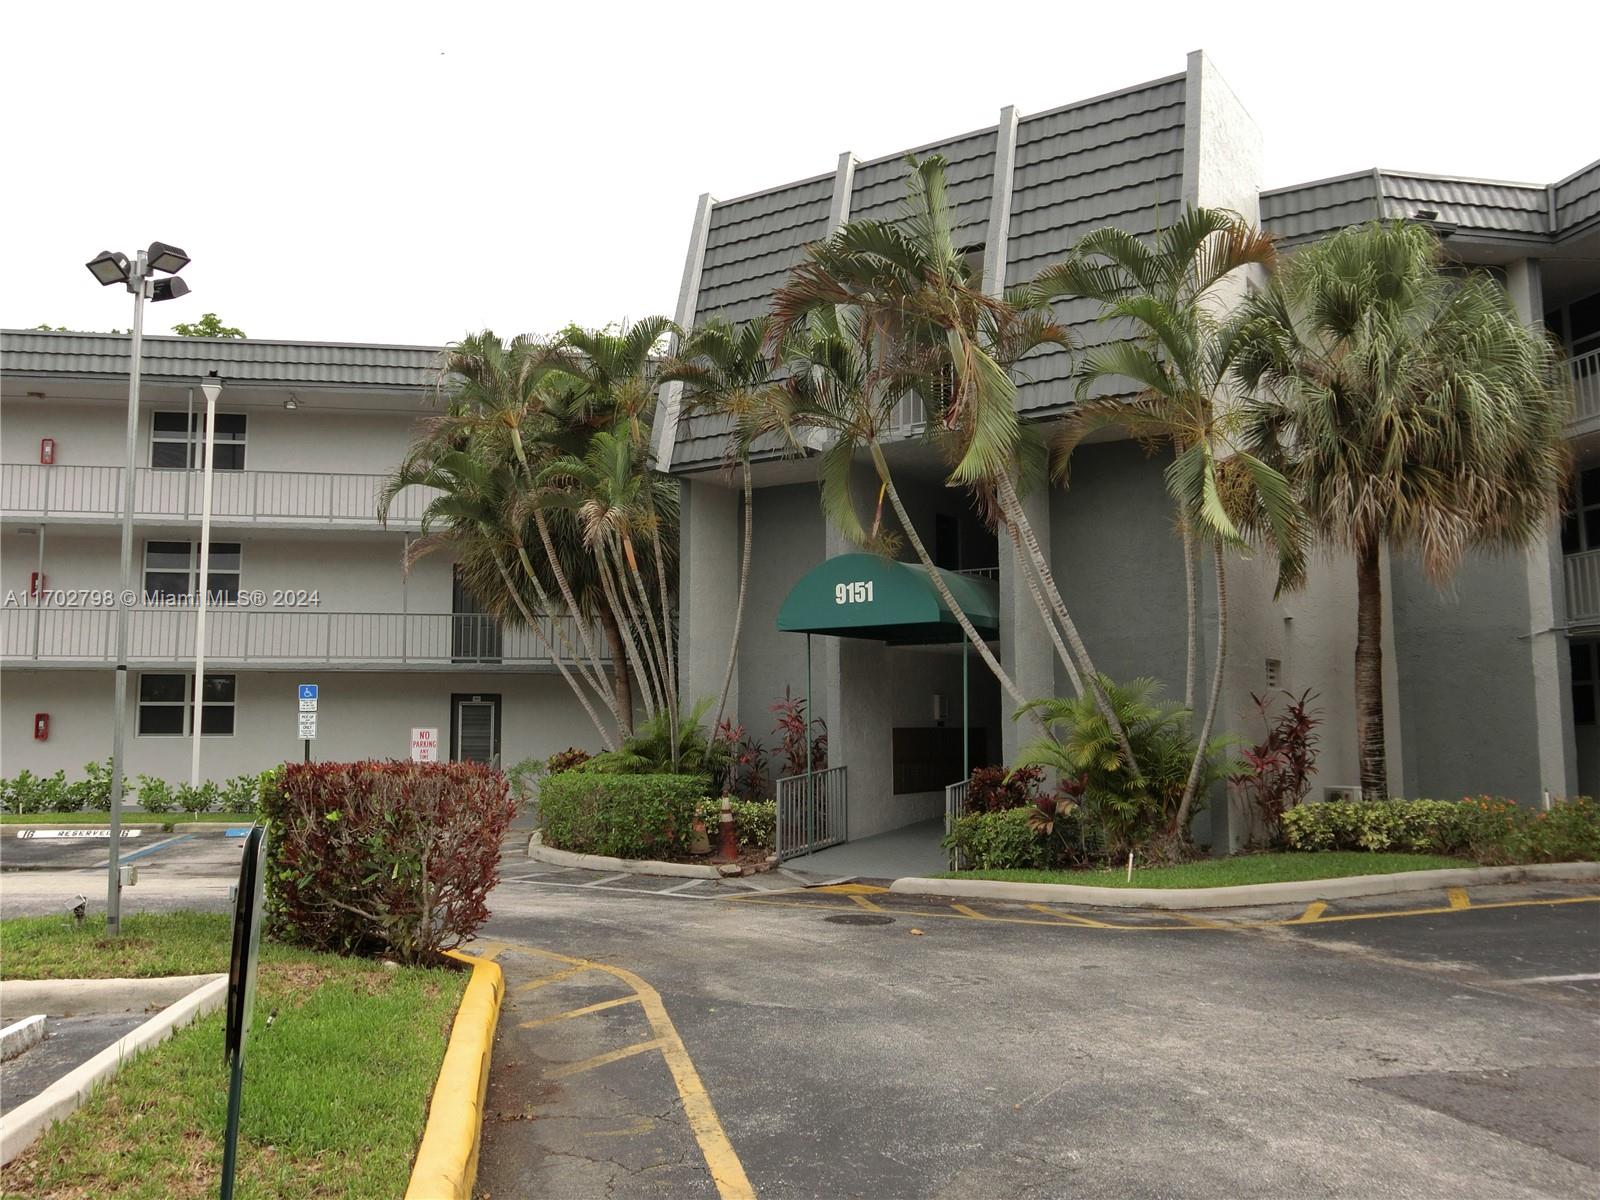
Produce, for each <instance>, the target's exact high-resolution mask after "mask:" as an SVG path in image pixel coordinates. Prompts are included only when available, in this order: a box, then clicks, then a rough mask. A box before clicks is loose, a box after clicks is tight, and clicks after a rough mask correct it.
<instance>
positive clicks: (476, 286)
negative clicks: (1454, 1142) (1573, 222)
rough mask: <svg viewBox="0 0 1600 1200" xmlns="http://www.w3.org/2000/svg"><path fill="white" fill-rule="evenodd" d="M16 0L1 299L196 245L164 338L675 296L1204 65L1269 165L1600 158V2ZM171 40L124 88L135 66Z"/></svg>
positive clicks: (102, 299)
mask: <svg viewBox="0 0 1600 1200" xmlns="http://www.w3.org/2000/svg"><path fill="white" fill-rule="evenodd" d="M1301 7H1302V6H1301V5H1300V4H1297V3H1295V0H1278V2H1277V3H1273V4H1259V5H1255V4H1251V5H1246V4H1210V5H1201V4H1196V3H1176V4H1172V3H1164V2H1152V0H1143V2H1139V3H1130V2H1128V0H1118V2H1111V3H1094V4H1071V3H1065V2H1063V0H1054V2H1053V3H1022V2H1018V0H1012V2H1001V3H994V2H989V3H975V2H973V0H967V2H966V3H959V4H958V3H946V2H944V0H920V2H919V3H917V4H915V5H911V4H904V5H902V4H888V3H874V2H873V0H853V2H849V3H836V2H834V0H806V2H804V3H781V4H773V3H769V2H765V0H745V2H743V3H739V2H732V3H720V2H719V3H709V2H706V0H680V2H679V3H673V4H665V3H662V4H650V5H647V6H645V5H641V6H639V7H638V10H637V11H634V10H632V9H630V7H629V6H628V5H626V4H624V3H617V2H616V0H612V2H610V3H605V2H596V0H587V2H571V0H565V2H563V3H560V4H532V3H524V4H510V3H507V4H489V3H462V2H457V3H453V4H441V3H435V4H430V5H422V4H409V3H385V4H355V3H348V2H343V3H342V2H340V0H323V2H322V3H319V4H304V3H298V2H275V3H271V4H266V3H261V2H260V0H256V2H255V3H249V4H245V3H217V2H216V0H210V2H209V3H206V4H195V5H187V4H174V3H155V4H128V3H126V2H125V0H124V2H122V3H116V4H81V3H70V4H69V3H53V4H31V5H21V4H17V5H12V6H8V11H7V14H6V20H5V28H4V30H3V34H0V43H3V49H0V101H3V104H4V109H3V111H4V112H5V113H6V114H7V118H8V119H7V121H6V126H5V132H4V146H5V159H6V161H8V162H9V163H10V164H11V166H10V168H9V170H8V171H7V172H6V176H7V179H6V187H5V189H4V192H3V195H4V201H3V203H4V206H5V211H6V214H7V219H6V221H5V225H6V233H7V238H6V241H7V243H8V245H7V260H8V261H7V267H6V276H7V279H8V284H9V286H7V287H6V288H5V289H4V293H3V298H0V324H4V325H5V326H6V327H7V328H17V327H26V326H31V325H35V324H38V323H39V322H41V321H46V322H48V323H50V324H52V325H67V326H69V327H71V328H74V329H109V328H113V327H116V328H124V327H126V326H127V325H128V324H129V321H130V316H131V311H130V310H131V300H130V299H129V297H128V296H127V294H126V293H125V292H122V291H121V290H118V289H104V290H102V289H101V288H99V287H97V286H96V285H95V283H94V280H93V279H92V278H91V277H90V276H89V274H88V272H87V271H85V270H84V268H83V265H82V264H83V263H84V262H86V261H87V260H88V259H89V258H91V257H92V256H93V255H94V254H95V253H96V252H98V251H99V250H101V249H121V250H125V251H127V252H129V253H132V251H133V250H134V249H135V248H137V247H138V246H140V245H144V244H147V243H148V242H150V241H151V240H153V239H161V240H164V241H168V242H172V243H174V244H176V245H179V246H182V247H184V248H185V249H186V250H187V251H188V252H189V253H190V255H191V256H192V257H193V259H194V261H193V263H192V264H191V265H190V266H189V267H188V268H187V269H186V270H185V272H184V278H185V280H187V281H188V283H189V285H190V286H191V287H192V288H193V292H192V294H191V295H189V296H187V297H185V298H184V299H182V300H179V301H175V302H171V303H167V304H163V305H161V306H159V307H156V308H153V309H151V310H149V313H148V317H149V321H148V328H149V329H150V331H151V332H166V331H167V330H168V329H169V328H170V326H171V325H172V323H173V322H175V321H192V320H194V319H196V318H197V317H198V316H199V315H200V314H201V313H202V312H206V311H215V312H217V313H218V314H220V315H221V317H222V318H223V320H224V321H225V322H227V323H229V324H232V325H238V326H241V327H242V328H243V329H244V330H245V331H246V332H247V333H248V334H250V335H251V336H252V337H261V338H304V339H307V340H318V341H369V342H398V343H423V344H438V343H441V342H444V341H448V340H451V339H453V338H456V337H459V336H460V335H461V334H463V333H465V332H467V331H468V330H471V329H477V328H481V327H485V326H487V327H490V328H493V329H495V330H496V331H497V332H500V333H502V334H506V335H509V334H512V333H517V332H523V331H535V332H550V331H553V330H555V329H557V328H559V327H560V326H561V325H563V324H564V323H566V322H567V321H569V320H571V321H577V322H579V323H582V324H586V325H599V324H604V323H606V322H609V321H613V320H617V319H621V318H624V317H626V318H636V317H639V316H642V315H645V314H647V313H652V312H665V313H670V312H671V310H672V307H673V305H674V304H675V302H676V298H677V291H678V281H679V276H680V274H681V272H682V269H683V254H684V250H685V244H686V241H687V236H688V230H689V225H690V221H691V218H692V216H693V212H694V204H695V198H696V197H697V196H698V195H699V193H701V192H703V191H710V192H711V193H712V194H713V195H716V196H719V197H723V198H727V197H733V196H737V195H740V194H743V193H745V192H750V191H756V190H759V189H762V188H765V187H769V186H772V185H775V184H778V183H782V182H786V181H788V180H791V179H798V178H803V177H805V176H810V175H817V174H821V173H823V172H825V171H831V170H832V169H833V167H834V164H835V161H836V159H837V156H838V154H839V153H840V151H843V150H852V151H854V152H855V153H856V154H857V155H858V156H859V157H861V158H872V157H876V156H879V155H883V154H888V153H891V152H894V151H898V150H901V149H904V148H906V147H910V146H914V145H918V144H920V143H924V142H929V141H933V140H935V139H938V138H941V137H944V136H946V135H949V134H954V133H960V132H965V131H966V130H969V129H974V128H979V127H981V126H984V125H987V124H991V123H992V122H993V121H994V120H995V117H996V114H997V113H998V111H999V110H1000V108H1001V107H1002V106H1003V105H1006V104H1016V105H1017V106H1018V107H1019V109H1020V110H1021V111H1022V112H1023V113H1024V114H1026V113H1029V112H1037V111H1040V110H1043V109H1046V108H1053V107H1055V106H1057V105H1060V104H1065V103H1068V102H1071V101H1073V100H1078V99H1083V98H1086V97H1088V96H1092V95H1095V94H1097V93H1100V92H1105V91H1110V90H1113V89H1116V88H1121V87H1126V86H1129V85H1132V84H1135V83H1138V82H1141V81H1143V80H1146V79H1153V78H1157V77H1159V76H1163V75H1170V74H1175V73H1177V72H1180V71H1182V70H1183V69H1184V59H1185V55H1186V53H1187V52H1188V51H1189V50H1192V49H1196V48H1204V49H1205V50H1206V51H1207V52H1208V54H1209V55H1210V56H1211V58H1212V60H1213V61H1214V62H1215V64H1216V65H1217V67H1218V68H1219V70H1220V71H1221V72H1222V74H1223V76H1224V77H1225V78H1226V79H1227V80H1228V81H1229V83H1230V84H1231V85H1232V87H1233V89H1234V91H1235V92H1236V93H1237V94H1238V96H1239V98H1240V99H1241V101H1243V103H1244V105H1245V107H1246V108H1247V109H1249V110H1250V112H1251V113H1252V115H1253V116H1254V117H1255V119H1256V121H1257V123H1258V124H1259V125H1260V126H1261V128H1262V132H1263V134H1264V136H1265V140H1266V177H1265V180H1264V183H1265V186H1268V187H1273V186H1278V185H1282V184H1289V183H1296V182H1301V181H1304V180H1309V179H1315V178H1320V177H1322V176H1326V175H1335V174H1340V173H1343V172H1346V171H1351V170H1357V169H1362V168H1366V167H1371V166H1383V167H1395V168H1404V169H1409V170H1417V171H1425V172H1437V173H1441V174H1459V175H1471V176H1485V177H1491V178H1502V179H1521V180H1530V181H1534V182H1539V183H1547V182H1552V181H1554V180H1556V179H1558V178H1561V177H1562V176H1565V175H1567V174H1570V173H1571V172H1572V171H1574V170H1576V169H1577V168H1578V167H1580V166H1582V165H1584V164H1585V163H1587V162H1588V161H1590V160H1592V159H1594V158H1595V157H1596V156H1597V155H1600V132H1597V125H1596V123H1595V120H1594V116H1595V113H1596V111H1597V101H1596V92H1595V83H1594V80H1595V46H1596V44H1597V42H1600V38H1597V36H1596V35H1597V34H1600V5H1595V4H1593V3H1580V2H1577V0H1574V2H1572V3H1565V2H1546V3H1542V4H1536V5H1517V6H1512V5H1502V4H1495V5H1493V6H1491V5H1489V4H1485V3H1482V0H1479V2H1478V3H1459V2H1458V3H1448V4H1404V3H1398V2H1395V0H1389V2H1387V3H1382V4H1369V3H1366V2H1365V0H1363V2H1361V3H1355V2H1352V3H1319V4H1316V5H1314V6H1312V5H1306V6H1304V8H1305V9H1306V12H1307V15H1306V16H1304V17H1301V16H1299V15H1296V14H1297V10H1299V9H1300V8H1301ZM118 54H121V55H122V56H123V57H124V59H125V60H136V61H141V62H142V63H143V64H144V67H143V73H144V75H145V78H146V79H147V80H148V81H149V82H148V83H146V84H145V85H144V86H143V87H141V88H137V89H135V88H132V87H130V73H129V71H128V70H127V69H126V68H125V67H123V66H121V65H119V64H118V63H117V62H115V61H114V58H115V56H117V55H118Z"/></svg>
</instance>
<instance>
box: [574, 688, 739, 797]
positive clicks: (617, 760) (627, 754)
mask: <svg viewBox="0 0 1600 1200" xmlns="http://www.w3.org/2000/svg"><path fill="white" fill-rule="evenodd" d="M710 707H711V701H710V700H702V701H700V702H699V703H698V704H696V705H695V706H694V710H693V711H692V712H687V713H683V714H681V716H680V717H679V720H678V746H677V759H676V762H674V759H673V746H672V723H671V721H670V719H669V716H668V714H667V713H666V712H665V711H662V712H658V713H657V714H656V715H655V716H653V717H651V718H650V719H649V720H648V721H645V722H644V723H643V724H641V725H639V726H638V727H637V728H636V729H635V730H634V732H633V734H632V736H630V737H626V738H624V739H623V740H622V745H621V746H620V747H618V748H617V749H615V750H607V751H605V752H603V753H601V754H596V755H595V756H594V757H593V758H591V759H589V761H588V762H586V763H584V764H583V765H582V766H581V767H580V768H579V769H580V770H582V771H584V772H590V773H595V774H603V775H666V774H678V775H691V776H698V777H699V778H700V779H701V783H702V790H701V793H700V794H701V795H710V794H711V791H712V787H711V784H712V781H713V780H715V779H721V778H723V777H725V776H726V775H727V773H728V768H729V766H730V765H731V763H732V761H733V746H732V745H731V744H730V743H729V742H727V741H726V740H724V739H722V738H718V737H715V736H713V735H711V734H709V733H708V732H707V731H706V729H705V727H704V726H703V725H701V724H700V720H701V718H702V717H704V716H705V713H706V709H708V708H710Z"/></svg>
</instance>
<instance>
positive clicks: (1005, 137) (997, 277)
mask: <svg viewBox="0 0 1600 1200" xmlns="http://www.w3.org/2000/svg"><path fill="white" fill-rule="evenodd" d="M1016 162H1017V107H1016V105H1014V104H1008V105H1006V106H1005V107H1004V108H1002V109H1001V110H1000V124H999V127H998V128H997V129H996V130H995V135H994V188H993V190H992V191H991V192H990V194H989V236H988V237H987V238H986V239H985V241H984V246H983V290H984V292H985V294H987V295H990V296H1003V295H1005V290H1006V250H1007V248H1008V247H1009V246H1010V244H1011V185H1012V177H1013V173H1014V170H1015V167H1016Z"/></svg>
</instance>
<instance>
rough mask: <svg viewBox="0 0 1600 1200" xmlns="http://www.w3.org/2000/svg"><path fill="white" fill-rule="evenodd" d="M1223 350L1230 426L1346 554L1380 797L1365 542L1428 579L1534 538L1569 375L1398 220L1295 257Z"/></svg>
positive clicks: (1556, 459)
mask: <svg viewBox="0 0 1600 1200" xmlns="http://www.w3.org/2000/svg"><path fill="white" fill-rule="evenodd" d="M1238 350H1239V354H1238V359H1237V368H1236V369H1237V374H1238V377H1239V379H1240V380H1241V381H1242V382H1243V383H1245V384H1246V385H1247V386H1250V387H1252V388H1255V389H1258V392H1257V396H1256V398H1255V399H1254V400H1253V401H1251V402H1250V403H1249V405H1248V406H1247V408H1246V409H1245V410H1244V417H1245V422H1244V426H1243V429H1242V432H1241V438H1242V439H1243V440H1244V441H1245V442H1246V443H1247V445H1248V446H1249V448H1250V449H1251V450H1252V451H1254V452H1255V453H1256V454H1257V455H1258V456H1259V457H1262V458H1265V459H1269V460H1272V461H1275V462H1276V463H1277V464H1278V465H1279V467H1280V469H1281V470H1282V471H1283V473H1284V474H1285V475H1286V476H1287V477H1288V478H1289V479H1290V480H1291V482H1292V483H1293V484H1294V486H1295V489H1296V491H1297V492H1298V494H1299V496H1300V499H1301V502H1302V503H1303V504H1304V506H1305V509H1306V512H1307V514H1308V517H1309V520H1310V521H1311V523H1312V526H1313V528H1314V530H1315V531H1316V533H1317V534H1318V535H1320V537H1321V538H1323V539H1324V540H1326V541H1327V542H1329V543H1331V544H1333V545H1335V546H1338V547H1340V548H1341V549H1344V550H1348V551H1349V552H1350V553H1351V554H1352V555H1353V556H1354V558H1355V568H1356V649H1355V688H1356V714H1355V716H1356V737H1357V741H1358V743H1359V747H1360V757H1361V789H1362V794H1363V795H1364V796H1366V797H1368V798H1378V797H1384V796H1387V795H1388V789H1389V781H1388V765H1387V760H1386V754H1385V745H1384V735H1383V660H1382V634H1383V595H1382V580H1381V575H1380V565H1379V564H1380V557H1381V552H1382V550H1383V548H1384V547H1385V546H1386V545H1387V546H1389V547H1391V548H1395V549H1399V550H1403V551H1407V552H1412V553H1415V554H1416V555H1417V556H1418V558H1419V559H1420V561H1421V565H1422V568H1423V570H1424V572H1425V573H1426V574H1427V575H1428V577H1429V578H1430V579H1431V580H1433V581H1434V582H1435V583H1436V584H1439V585H1442V584H1444V583H1446V582H1447V581H1448V580H1449V579H1450V578H1451V576H1453V575H1454V573H1455V571H1456V569H1457V568H1458V567H1459V565H1460V563H1461V560H1462V558H1463V556H1464V555H1465V554H1466V553H1467V551H1468V550H1469V549H1474V548H1486V549H1490V550H1502V551H1510V550H1516V549H1519V548H1522V547H1525V546H1527V545H1529V544H1531V543H1532V542H1534V541H1535V540H1536V539H1538V538H1539V537H1542V536H1544V532H1545V529H1546V527H1547V525H1548V524H1549V522H1550V520H1551V518H1552V515H1553V514H1554V513H1555V512H1556V510H1557V507H1558V505H1559V502H1560V496H1561V489H1562V486H1563V483H1564V481H1565V478H1566V475H1567V471H1568V465H1569V464H1568V454H1567V449H1566V444H1565V442H1564V441H1563V436H1562V433H1563V427H1564V424H1565V421H1566V418H1567V416H1568V414H1569V413H1570V411H1571V406H1572V394H1571V384H1570V382H1569V381H1568V379H1567V378H1566V375H1565V373H1564V372H1563V371H1562V369H1561V365H1560V362H1559V360H1558V357H1557V355H1556V353H1555V351H1554V349H1553V347H1552V345H1551V343H1550V342H1549V340H1548V339H1547V338H1546V336H1545V335H1544V333H1543V331H1540V330H1532V329H1529V328H1527V327H1526V326H1524V325H1523V324H1522V323H1521V321H1520V320H1519V319H1518V317H1517V314H1516V312H1515V310H1514V309H1513V307H1512V305H1511V302H1510V299H1509V298H1508V297H1507V295H1506V293H1505V290H1504V289H1503V288H1502V287H1501V286H1500V285H1499V283H1497V282H1496V281H1495V280H1494V279H1493V278H1492V277H1490V276H1489V275H1487V274H1486V273H1484V272H1481V271H1470V272H1465V273H1461V272H1457V271H1453V270H1449V269H1447V268H1446V266H1445V263H1444V261H1443V255H1442V252H1441V248H1440V245H1439V241H1438V238H1437V237H1435V236H1434V234H1433V232H1432V231H1431V230H1430V229H1428V228H1427V227H1425V226H1423V225H1419V224H1414V223H1410V222H1395V223H1389V224H1384V223H1373V224H1369V225H1363V226H1358V227H1355V228H1352V229H1347V230H1344V231H1342V232H1340V233H1337V234H1334V235H1333V236H1331V237H1328V238H1325V239H1323V240H1322V241H1320V242H1316V243H1313V244H1312V245H1309V246H1307V247H1305V248H1304V249H1302V250H1299V251H1297V252H1296V253H1295V255H1294V257H1293V258H1292V259H1291V260H1290V261H1289V262H1288V264H1287V265H1286V266H1285V267H1284V269H1283V270H1282V271H1280V273H1279V276H1278V278H1277V279H1276V280H1275V281H1274V283H1273V284H1272V286H1271V287H1270V288H1269V289H1267V290H1266V291H1265V292H1263V293H1261V294H1260V295H1257V296H1255V297H1253V298H1251V299H1250V300H1249V301H1248V302H1247V303H1246V304H1245V305H1244V308H1243V312H1242V314H1241V326H1240V332H1239V347H1238Z"/></svg>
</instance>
